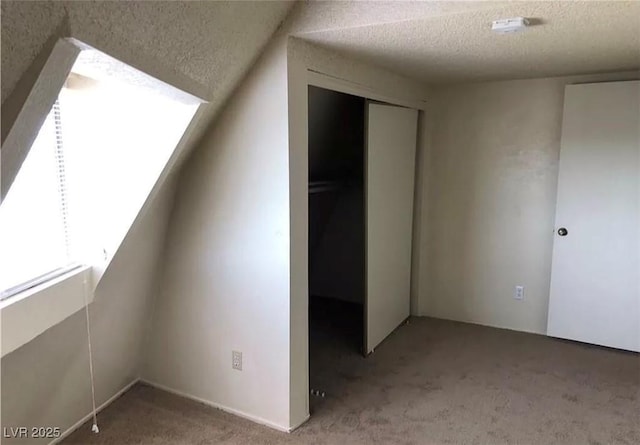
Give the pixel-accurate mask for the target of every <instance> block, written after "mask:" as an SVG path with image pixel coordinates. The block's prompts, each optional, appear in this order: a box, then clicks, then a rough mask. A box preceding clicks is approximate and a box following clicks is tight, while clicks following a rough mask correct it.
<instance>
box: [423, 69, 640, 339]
mask: <svg viewBox="0 0 640 445" xmlns="http://www.w3.org/2000/svg"><path fill="white" fill-rule="evenodd" d="M634 76H637V73H622V74H618V75H603V76H588V77H585V76H582V77H570V78H567V77H565V78H548V79H534V80H519V81H506V82H488V83H478V84H466V85H454V86H450V87H444V88H439V89H437V90H435V91H434V101H433V104H432V105H433V106H432V113H433V114H432V115H433V122H432V124H433V128H432V130H431V141H430V144H431V148H430V150H429V153H428V156H427V157H428V159H427V160H426V162H427V163H428V165H429V167H428V170H427V175H426V177H425V178H424V179H425V182H424V184H423V190H424V194H423V197H424V199H425V200H426V201H424V202H423V203H422V204H423V206H424V207H425V208H427V209H428V210H427V214H426V218H423V221H422V223H421V229H422V234H421V236H422V242H421V244H420V255H419V257H420V264H421V266H420V279H419V281H420V284H419V289H420V298H419V308H418V311H419V313H420V314H422V315H428V316H433V317H438V318H447V319H453V320H459V321H465V322H472V323H478V324H484V325H490V326H496V327H502V328H509V329H515V330H520V331H528V332H536V333H545V332H546V321H547V307H548V299H549V280H550V271H551V248H552V243H553V228H554V215H555V199H556V186H557V175H558V158H559V150H560V132H561V122H562V105H563V97H564V85H565V84H567V83H569V82H585V81H594V80H613V79H621V78H630V77H631V78H632V77H634ZM423 216H424V215H423ZM516 285H523V286H525V298H524V300H523V301H518V300H515V299H513V291H514V286H516Z"/></svg>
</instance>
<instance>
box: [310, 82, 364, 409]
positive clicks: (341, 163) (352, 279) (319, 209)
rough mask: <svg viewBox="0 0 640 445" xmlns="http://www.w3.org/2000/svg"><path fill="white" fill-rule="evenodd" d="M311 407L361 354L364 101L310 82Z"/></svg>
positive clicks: (362, 328)
mask: <svg viewBox="0 0 640 445" xmlns="http://www.w3.org/2000/svg"><path fill="white" fill-rule="evenodd" d="M308 113H309V115H308V116H309V117H308V119H309V141H308V147H309V385H310V389H311V392H312V394H311V399H310V400H311V403H310V405H311V410H312V411H313V409H314V408H317V406H318V403H319V401H321V400H322V398H323V395H324V393H333V392H336V391H338V390H339V388H337V387H336V385H338V384H339V380H340V379H337V378H336V374H337V373H338V372H339V369H338V368H339V367H338V366H336V360H337V359H338V358H340V357H344V355H354V356H358V355H360V354H362V351H363V341H364V338H363V337H364V301H365V190H364V162H365V159H364V155H365V99H364V98H362V97H358V96H352V95H349V94H344V93H338V92H335V91H331V90H326V89H323V88H319V87H314V86H309V108H308Z"/></svg>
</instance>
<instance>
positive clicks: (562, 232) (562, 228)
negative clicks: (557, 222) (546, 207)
mask: <svg viewBox="0 0 640 445" xmlns="http://www.w3.org/2000/svg"><path fill="white" fill-rule="evenodd" d="M568 233H569V231H568V230H567V229H565V228H564V227H560V228H559V229H558V235H560V236H567V234H568Z"/></svg>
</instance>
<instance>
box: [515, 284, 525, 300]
mask: <svg viewBox="0 0 640 445" xmlns="http://www.w3.org/2000/svg"><path fill="white" fill-rule="evenodd" d="M513 298H515V299H516V300H524V286H516V289H515V291H514V293H513Z"/></svg>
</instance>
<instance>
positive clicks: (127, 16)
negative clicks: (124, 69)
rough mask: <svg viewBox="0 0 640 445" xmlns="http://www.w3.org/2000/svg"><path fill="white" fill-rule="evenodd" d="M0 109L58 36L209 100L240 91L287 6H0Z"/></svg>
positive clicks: (35, 3)
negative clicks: (187, 85) (187, 86)
mask: <svg viewBox="0 0 640 445" xmlns="http://www.w3.org/2000/svg"><path fill="white" fill-rule="evenodd" d="M0 5H1V8H2V15H1V20H2V39H1V40H2V53H1V54H2V102H3V103H4V102H5V99H6V98H7V96H8V95H9V94H10V93H11V91H12V90H13V89H14V87H15V86H16V84H17V83H18V81H19V80H20V79H21V77H22V76H23V75H24V73H25V71H26V70H27V69H29V67H30V65H31V64H32V62H33V61H34V59H35V58H36V56H38V54H40V53H41V52H42V51H43V49H44V48H45V46H46V44H47V43H48V42H50V41H51V39H54V41H55V38H57V37H67V36H73V37H76V38H78V39H80V40H82V41H85V42H87V43H90V44H92V45H95V46H96V47H98V48H99V49H101V50H103V51H104V52H107V53H109V54H111V55H113V56H115V57H118V58H121V59H122V60H124V61H125V62H127V63H135V62H137V61H140V62H141V64H142V65H143V66H144V67H145V68H149V67H151V68H153V69H154V70H155V71H156V72H157V73H158V74H161V75H163V76H164V77H167V78H169V79H176V78H181V79H186V80H187V81H188V82H191V83H192V84H194V85H195V86H196V88H195V89H197V90H198V91H199V92H203V93H206V94H207V95H208V96H209V97H210V98H214V99H216V98H218V97H225V96H227V95H228V94H229V92H230V91H231V90H232V89H233V88H234V87H235V86H236V85H237V84H238V81H239V79H241V78H242V77H243V76H244V74H245V73H246V71H247V70H248V68H249V67H250V65H251V64H252V63H253V61H254V60H255V59H256V57H257V56H258V55H259V53H260V51H261V50H262V48H263V47H264V46H265V44H266V43H267V41H268V40H269V38H270V37H271V35H272V34H273V32H274V31H275V29H276V28H277V26H278V25H279V24H280V23H282V21H283V20H284V19H285V17H286V16H287V14H288V13H289V11H290V9H291V7H292V6H293V3H292V2H290V1H269V2H236V1H233V2H229V1H226V2H222V1H220V2H218V1H192V2H189V1H174V2H157V1H135V2H133V1H132V2H114V1H96V2H91V1H7V0H2V2H1V3H0Z"/></svg>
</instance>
